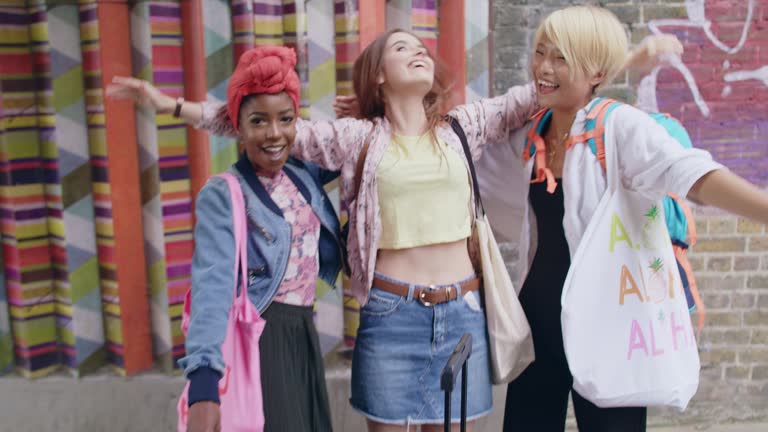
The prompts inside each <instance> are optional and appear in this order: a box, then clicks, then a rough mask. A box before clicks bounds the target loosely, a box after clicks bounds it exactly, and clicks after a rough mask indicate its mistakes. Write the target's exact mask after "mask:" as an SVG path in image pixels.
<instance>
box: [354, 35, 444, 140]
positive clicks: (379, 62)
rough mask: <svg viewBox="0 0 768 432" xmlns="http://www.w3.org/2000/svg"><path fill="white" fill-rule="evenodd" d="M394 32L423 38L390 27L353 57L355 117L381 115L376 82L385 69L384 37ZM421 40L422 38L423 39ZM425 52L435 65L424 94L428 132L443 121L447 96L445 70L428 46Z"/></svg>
mask: <svg viewBox="0 0 768 432" xmlns="http://www.w3.org/2000/svg"><path fill="white" fill-rule="evenodd" d="M395 33H407V34H410V35H411V36H413V37H415V38H416V39H418V40H419V41H422V40H421V38H420V37H418V36H417V35H415V34H413V33H412V32H409V31H407V30H402V29H392V30H389V31H387V32H384V33H382V34H381V35H379V37H377V38H376V40H374V41H373V42H372V43H371V44H370V45H368V46H367V47H366V48H365V49H364V50H363V52H362V53H361V54H360V56H358V57H357V60H355V64H354V67H353V70H352V84H353V88H354V90H355V96H356V97H357V103H358V106H359V109H360V111H359V113H358V118H361V119H366V120H373V119H374V118H376V117H384V115H385V113H386V109H385V108H386V107H385V103H384V97H383V95H382V93H381V86H380V84H379V83H378V82H377V80H378V77H379V76H380V75H381V73H382V70H383V68H384V51H385V49H386V47H387V40H388V39H389V37H390V36H392V35H393V34H395ZM422 42H423V41H422ZM427 55H428V56H429V57H430V58H431V59H432V61H433V62H434V64H435V79H434V82H433V83H432V88H431V89H430V90H429V92H428V93H427V94H426V96H424V102H423V103H424V111H425V112H426V115H427V123H428V125H429V131H431V132H432V133H433V134H434V131H435V128H436V127H437V126H438V125H439V124H440V122H442V121H443V118H444V116H445V112H444V111H443V110H444V106H445V103H446V99H447V96H448V90H449V86H448V84H447V70H446V68H445V67H444V66H443V65H442V64H441V62H439V61H438V60H437V58H436V57H435V56H434V55H433V54H432V52H430V51H429V49H427Z"/></svg>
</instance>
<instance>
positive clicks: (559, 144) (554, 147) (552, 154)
mask: <svg viewBox="0 0 768 432" xmlns="http://www.w3.org/2000/svg"><path fill="white" fill-rule="evenodd" d="M570 134H571V133H570V132H566V133H564V134H563V137H562V138H560V142H557V141H550V147H551V150H550V151H548V152H547V155H548V156H549V162H548V163H547V165H549V166H550V167H551V166H552V162H553V161H554V160H555V156H556V155H557V151H558V149H559V148H560V147H562V146H563V144H564V143H565V140H567V139H568V136H569V135H570ZM554 143H557V145H551V144H554Z"/></svg>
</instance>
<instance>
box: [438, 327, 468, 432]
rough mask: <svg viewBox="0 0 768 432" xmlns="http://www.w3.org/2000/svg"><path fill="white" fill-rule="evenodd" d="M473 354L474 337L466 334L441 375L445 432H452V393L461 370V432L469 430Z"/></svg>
mask: <svg viewBox="0 0 768 432" xmlns="http://www.w3.org/2000/svg"><path fill="white" fill-rule="evenodd" d="M471 354H472V335H471V334H470V333H465V334H464V335H463V336H462V337H461V340H459V343H458V344H457V345H456V348H455V349H454V350H453V353H452V354H451V356H450V357H449V358H448V362H447V363H446V364H445V367H444V368H443V373H442V374H441V375H440V389H441V390H443V391H444V392H445V432H450V430H451V392H453V389H454V387H455V386H456V376H457V375H458V374H459V369H461V432H466V430H467V360H469V356H470V355H471Z"/></svg>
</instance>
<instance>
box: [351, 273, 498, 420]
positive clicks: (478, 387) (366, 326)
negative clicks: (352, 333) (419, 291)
mask: <svg viewBox="0 0 768 432" xmlns="http://www.w3.org/2000/svg"><path fill="white" fill-rule="evenodd" d="M376 277H378V278H382V279H385V280H388V281H391V282H395V283H400V284H403V285H406V286H408V285H409V284H408V283H404V282H400V281H397V280H394V279H391V278H388V277H386V276H383V275H381V274H378V273H377V274H376ZM472 277H474V276H472ZM468 279H471V277H470V278H467V280H468ZM462 282H464V281H459V282H457V283H454V284H447V285H443V286H454V287H456V289H457V290H459V285H460V284H461V283H462ZM415 287H418V288H421V287H420V286H418V285H415ZM459 292H460V290H459ZM460 294H461V295H459V296H458V297H457V299H456V300H453V301H449V302H444V303H439V304H436V305H433V306H425V305H423V304H422V303H421V302H420V301H419V300H418V299H416V298H413V290H412V289H411V294H410V295H409V296H408V297H402V296H399V295H397V294H392V293H390V292H387V291H383V290H380V289H377V288H376V287H375V286H374V287H373V288H372V289H371V293H370V297H369V300H368V303H366V305H365V306H363V308H362V309H361V310H360V327H359V329H358V333H357V339H356V342H355V350H354V356H353V359H352V397H351V399H350V403H351V404H352V407H353V408H354V409H356V410H357V411H359V412H361V413H362V414H363V415H364V416H365V417H367V418H368V419H370V420H373V421H376V422H379V423H386V424H397V425H418V424H442V423H443V421H444V406H445V393H444V392H443V391H442V390H441V389H440V375H441V373H442V371H443V368H444V367H445V364H446V363H447V362H448V358H449V357H450V356H451V354H452V353H453V350H454V348H455V347H456V345H457V344H458V343H459V340H460V339H461V337H462V335H464V334H465V333H470V334H471V335H472V354H471V356H470V358H469V360H468V363H467V368H468V370H467V375H468V378H467V404H468V405H467V419H468V420H474V419H477V418H479V417H482V416H484V415H486V414H488V413H489V412H490V411H491V408H492V404H493V402H492V397H491V376H490V357H489V354H488V336H487V332H486V325H485V313H484V310H483V309H482V303H481V301H480V296H479V292H478V291H472V292H468V293H460ZM460 403H461V374H459V376H458V377H457V383H456V387H455V390H454V392H453V394H452V395H451V414H452V415H451V421H452V422H458V421H459V416H460V413H461V410H460Z"/></svg>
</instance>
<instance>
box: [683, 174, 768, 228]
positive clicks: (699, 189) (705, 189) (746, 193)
mask: <svg viewBox="0 0 768 432" xmlns="http://www.w3.org/2000/svg"><path fill="white" fill-rule="evenodd" d="M688 198H689V199H690V200H691V201H694V202H697V203H700V204H705V205H710V206H713V207H718V208H721V209H723V210H725V211H727V212H729V213H733V214H735V215H738V216H743V217H745V218H749V219H752V220H754V221H757V222H760V223H762V224H765V225H768V193H766V192H764V191H762V190H760V189H759V188H758V187H756V186H755V185H753V184H752V183H750V182H748V181H746V180H744V179H743V178H741V177H739V176H737V175H736V174H733V173H731V172H730V171H727V170H715V171H712V172H709V173H708V174H705V175H704V176H703V177H701V178H700V179H699V180H698V181H696V183H694V184H693V187H691V190H690V191H689V192H688Z"/></svg>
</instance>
